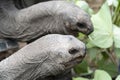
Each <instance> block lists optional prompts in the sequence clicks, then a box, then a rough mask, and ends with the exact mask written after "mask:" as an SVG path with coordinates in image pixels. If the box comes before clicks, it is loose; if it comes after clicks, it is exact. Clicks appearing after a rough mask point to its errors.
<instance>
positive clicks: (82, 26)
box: [77, 22, 86, 28]
mask: <svg viewBox="0 0 120 80" xmlns="http://www.w3.org/2000/svg"><path fill="white" fill-rule="evenodd" d="M77 26H78V27H80V28H86V24H85V23H79V22H78V23H77Z"/></svg>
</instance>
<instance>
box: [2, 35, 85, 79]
mask: <svg viewBox="0 0 120 80" xmlns="http://www.w3.org/2000/svg"><path fill="white" fill-rule="evenodd" d="M84 56H85V45H84V43H82V42H81V41H79V40H78V39H76V38H75V37H73V36H70V35H59V34H51V35H46V36H43V37H42V38H40V39H38V40H36V41H35V42H33V43H30V44H28V45H27V46H25V47H23V48H22V49H20V50H19V51H17V52H16V53H14V54H13V55H11V56H10V57H8V58H6V59H5V60H3V61H1V62H0V80H36V79H37V78H39V79H37V80H50V79H49V77H50V76H55V75H59V74H61V73H63V74H64V71H66V70H69V69H71V68H72V67H73V66H74V65H76V64H78V63H80V62H81V61H82V59H83V57H84ZM52 80H54V79H52ZM60 80H62V79H60Z"/></svg>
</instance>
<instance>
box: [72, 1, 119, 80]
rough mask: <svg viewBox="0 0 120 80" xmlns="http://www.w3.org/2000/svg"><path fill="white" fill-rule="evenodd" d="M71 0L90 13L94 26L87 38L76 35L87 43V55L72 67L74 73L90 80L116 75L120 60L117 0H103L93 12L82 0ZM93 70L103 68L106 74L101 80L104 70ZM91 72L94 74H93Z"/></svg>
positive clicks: (108, 79)
mask: <svg viewBox="0 0 120 80" xmlns="http://www.w3.org/2000/svg"><path fill="white" fill-rule="evenodd" d="M72 1H74V2H75V4H76V5H78V6H79V7H81V8H82V9H84V10H85V11H86V12H88V13H89V14H90V15H91V16H92V17H91V20H92V22H93V25H94V32H93V33H92V34H91V35H90V36H89V37H88V38H87V37H86V36H84V35H83V34H81V33H80V36H79V38H80V39H82V40H84V42H85V43H86V44H87V48H88V50H87V53H88V54H87V57H86V59H85V60H84V61H83V62H82V64H79V65H77V66H76V67H75V72H76V73H77V74H79V75H82V76H83V75H90V76H91V79H92V80H111V79H110V78H111V77H112V78H113V77H116V76H117V75H118V65H119V62H118V60H119V59H120V0H107V1H106V2H105V3H104V4H103V5H102V7H101V9H100V10H99V11H98V12H97V13H96V14H93V10H92V9H91V8H89V5H88V4H87V3H85V1H80V0H72ZM83 2H84V3H83ZM81 4H82V5H81ZM97 69H101V70H104V71H105V74H110V76H109V77H106V78H105V79H103V78H102V77H103V76H104V75H105V74H104V71H102V72H101V71H99V70H98V71H97V72H96V70H97ZM94 71H95V72H94ZM99 72H100V73H99ZM92 73H95V76H94V77H93V74H92ZM98 73H99V74H98ZM96 75H97V77H96ZM97 78H99V79H97ZM73 80H88V79H84V78H73ZM117 80H119V79H118V78H117Z"/></svg>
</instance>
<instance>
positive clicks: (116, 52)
mask: <svg viewBox="0 0 120 80" xmlns="http://www.w3.org/2000/svg"><path fill="white" fill-rule="evenodd" d="M114 50H115V54H116V56H117V58H119V59H120V48H115V49H114Z"/></svg>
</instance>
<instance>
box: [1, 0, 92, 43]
mask: <svg viewBox="0 0 120 80" xmlns="http://www.w3.org/2000/svg"><path fill="white" fill-rule="evenodd" d="M14 1H16V0H0V38H13V39H16V40H19V41H28V42H31V41H33V40H35V39H38V38H39V37H42V36H43V35H46V34H54V33H55V34H71V35H74V36H77V34H78V32H82V33H84V34H90V33H91V32H92V31H93V27H92V23H91V21H90V16H89V15H88V14H87V13H86V12H84V11H83V10H81V9H80V8H79V7H78V6H75V4H72V3H69V2H67V1H47V2H41V3H38V4H35V5H32V6H29V7H27V8H23V9H18V8H17V7H16V6H15V3H16V2H15V3H14ZM17 1H18V0H17ZM24 1H27V0H24ZM16 5H17V3H16Z"/></svg>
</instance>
